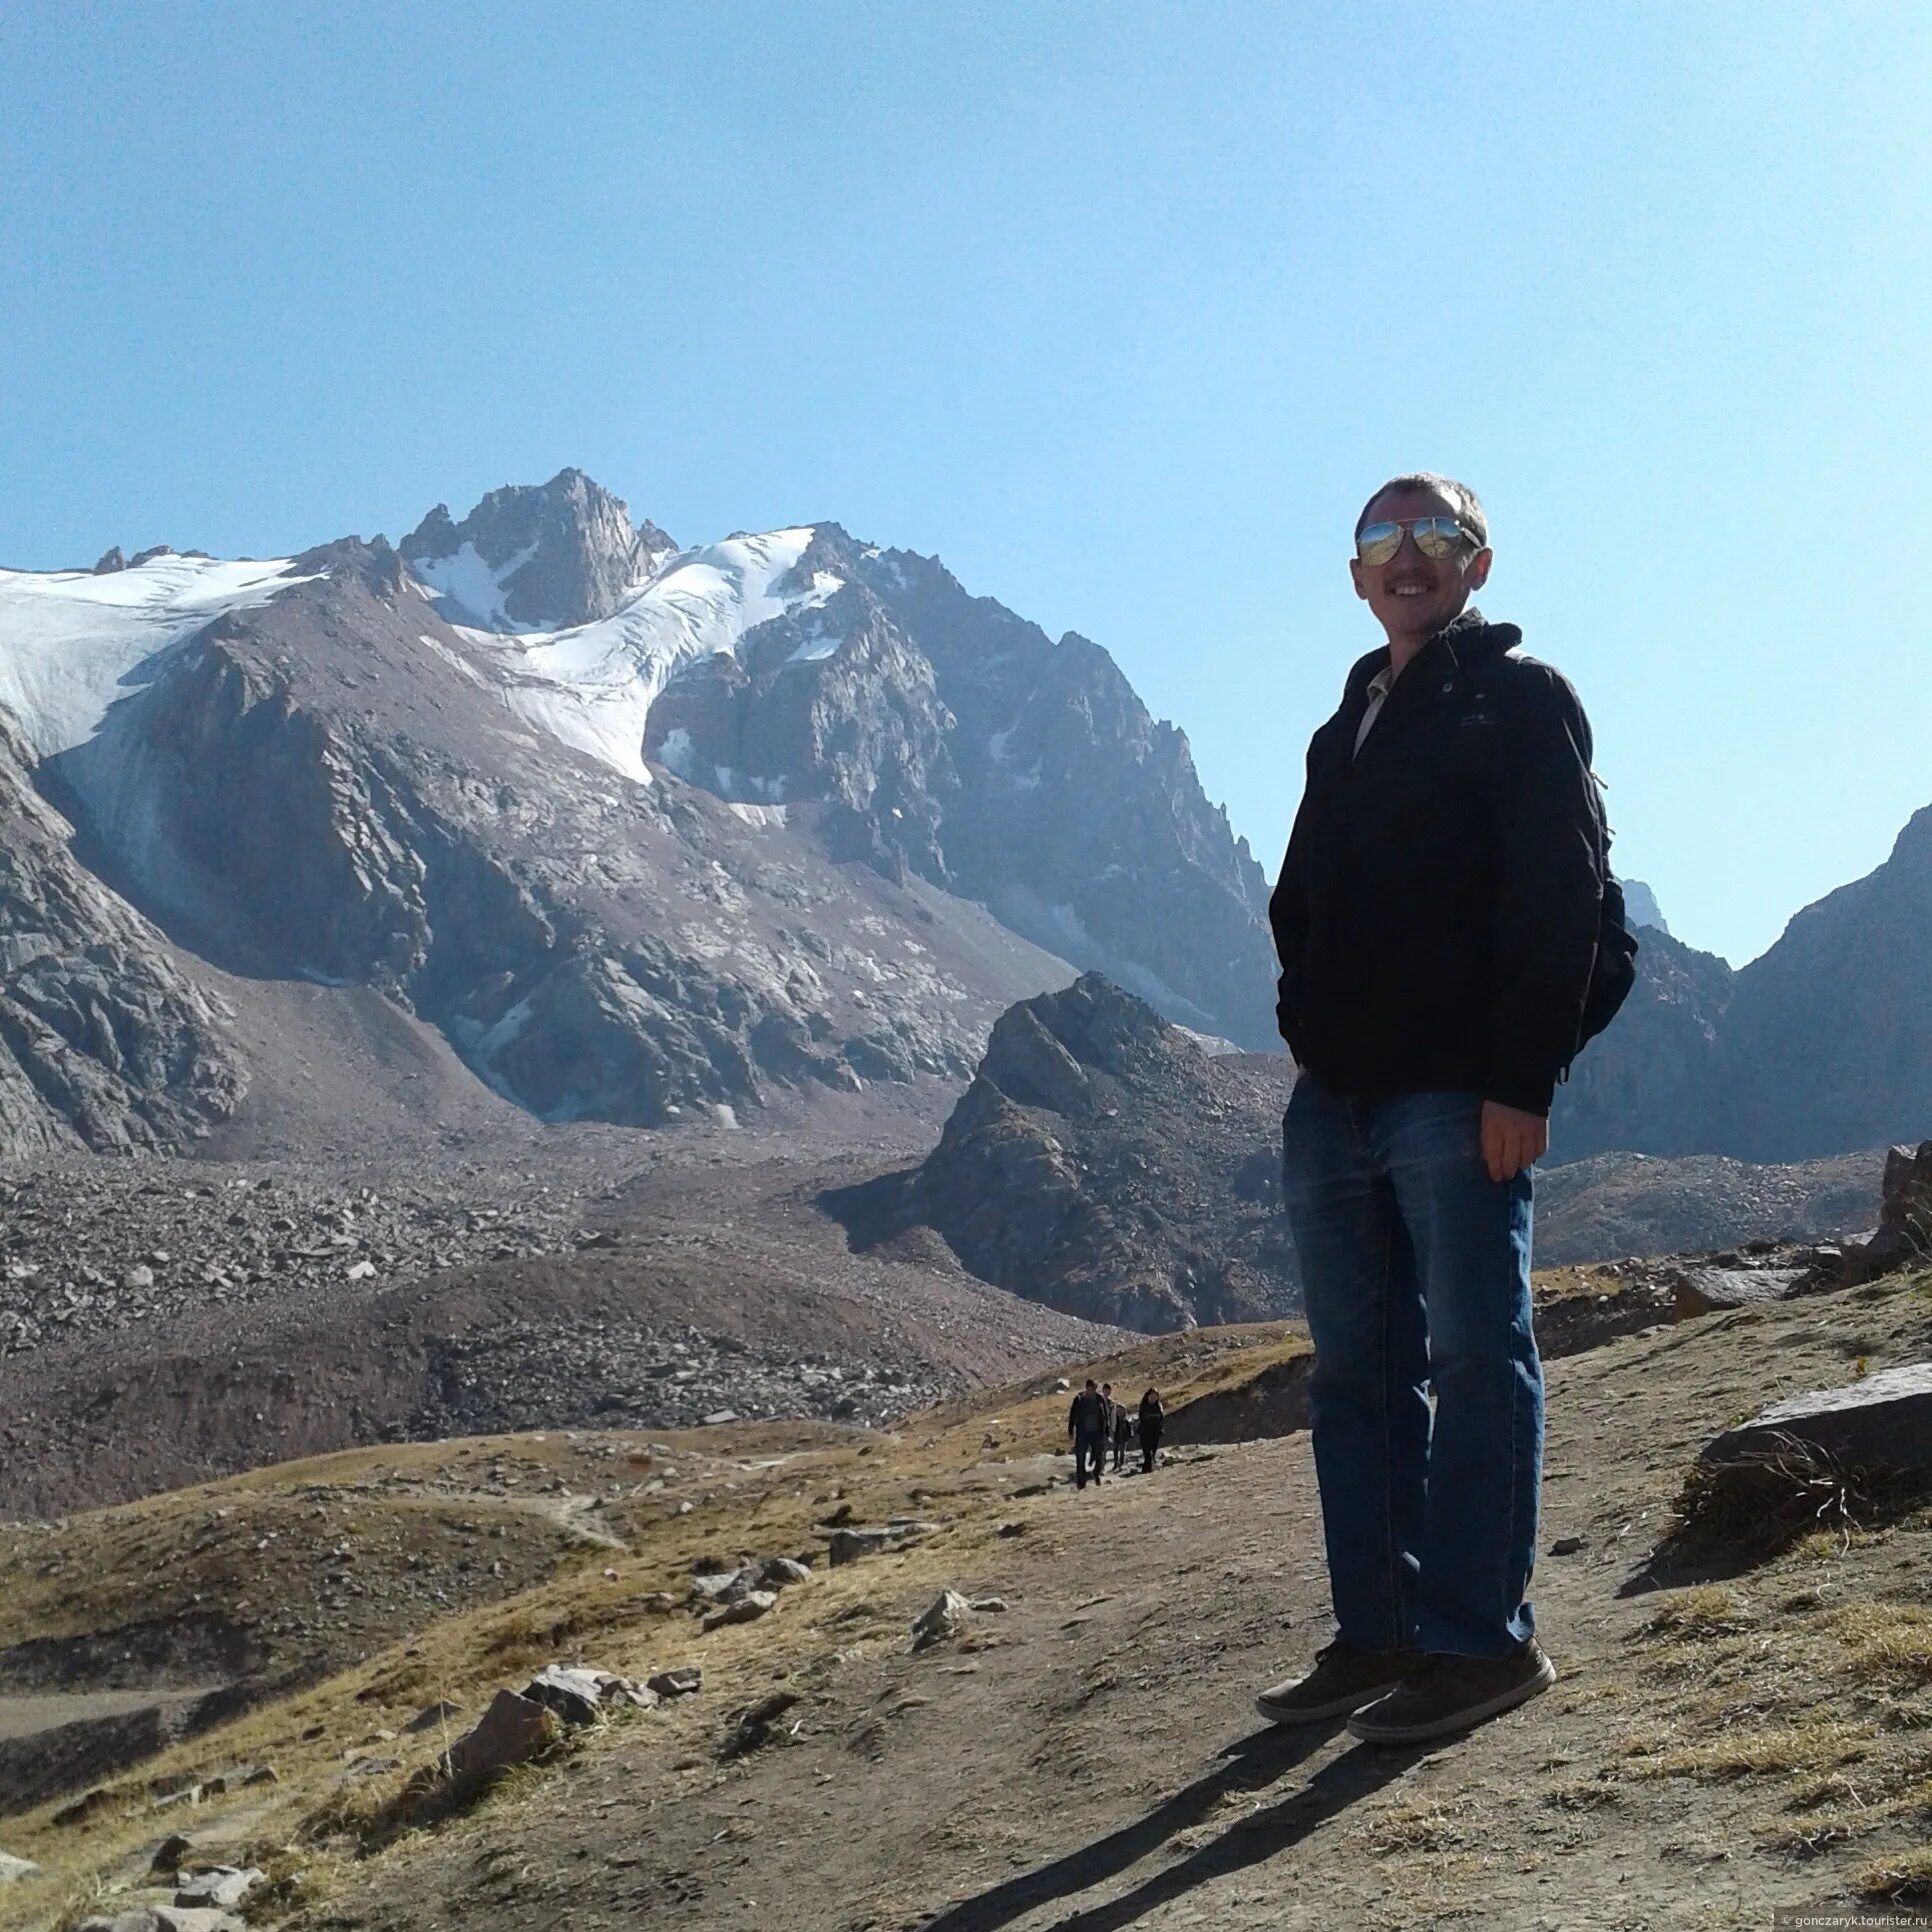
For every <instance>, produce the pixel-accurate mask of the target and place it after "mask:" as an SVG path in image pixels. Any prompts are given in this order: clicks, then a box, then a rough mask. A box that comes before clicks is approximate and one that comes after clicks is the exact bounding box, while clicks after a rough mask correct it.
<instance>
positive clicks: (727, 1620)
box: [698, 1590, 778, 1633]
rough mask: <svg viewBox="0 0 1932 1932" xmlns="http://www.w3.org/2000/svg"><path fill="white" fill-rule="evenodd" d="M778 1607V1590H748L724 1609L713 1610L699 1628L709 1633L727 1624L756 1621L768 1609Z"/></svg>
mask: <svg viewBox="0 0 1932 1932" xmlns="http://www.w3.org/2000/svg"><path fill="white" fill-rule="evenodd" d="M777 1607H778V1592H777V1591H776V1590H747V1591H746V1592H745V1594H744V1595H743V1596H742V1597H740V1598H739V1599H738V1601H737V1602H736V1603H727V1604H726V1605H725V1606H724V1607H723V1608H722V1609H719V1610H714V1611H712V1613H711V1614H710V1615H709V1616H708V1617H706V1618H705V1619H704V1621H703V1622H702V1623H701V1624H699V1626H698V1628H699V1629H700V1630H703V1631H705V1632H707V1633H709V1632H711V1631H713V1630H722V1629H724V1627H725V1626H726V1625H727V1624H733V1623H755V1622H757V1620H758V1619H759V1618H760V1617H762V1616H764V1615H765V1613H766V1612H767V1611H769V1610H775V1609H776V1608H777Z"/></svg>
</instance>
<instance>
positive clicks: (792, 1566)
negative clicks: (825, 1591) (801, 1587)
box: [758, 1556, 812, 1590]
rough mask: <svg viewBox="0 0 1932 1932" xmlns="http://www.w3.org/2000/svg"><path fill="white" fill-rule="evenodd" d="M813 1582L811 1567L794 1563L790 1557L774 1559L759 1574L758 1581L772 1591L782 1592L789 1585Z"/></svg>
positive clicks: (775, 1557) (776, 1557)
mask: <svg viewBox="0 0 1932 1932" xmlns="http://www.w3.org/2000/svg"><path fill="white" fill-rule="evenodd" d="M811 1580H812V1571H811V1566H810V1565H809V1564H805V1563H798V1562H794V1561H793V1559H792V1558H791V1557H789V1556H774V1557H772V1558H771V1559H770V1560H769V1561H768V1562H767V1563H766V1564H765V1566H764V1568H763V1569H761V1570H760V1571H759V1572H758V1581H759V1582H760V1583H761V1584H762V1585H764V1586H765V1587H766V1588H767V1589H771V1590H782V1589H783V1588H784V1587H785V1585H786V1584H788V1583H809V1582H810V1581H811Z"/></svg>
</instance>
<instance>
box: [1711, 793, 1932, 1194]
mask: <svg viewBox="0 0 1932 1932" xmlns="http://www.w3.org/2000/svg"><path fill="white" fill-rule="evenodd" d="M1928 958H1932V807H1927V808H1926V809H1925V810H1923V811H1921V812H1918V813H1916V814H1915V815H1914V816H1913V818H1912V819H1911V821H1910V822H1909V823H1908V824H1907V825H1906V827H1905V829H1904V830H1903V831H1902V832H1900V833H1899V835H1898V840H1897V843H1896V844H1895V845H1894V846H1893V848H1892V855H1891V857H1890V858H1889V859H1887V860H1886V862H1885V863H1884V864H1883V865H1881V866H1880V867H1879V868H1878V869H1877V870H1876V871H1875V872H1872V873H1870V874H1868V875H1867V876H1866V877H1865V878H1863V879H1859V880H1857V881H1855V882H1854V883H1853V884H1851V885H1848V886H1841V887H1840V888H1839V889H1838V890H1837V891H1836V892H1833V893H1830V894H1828V895H1827V896H1826V897H1825V898H1823V899H1820V900H1819V901H1818V902H1817V904H1815V905H1811V906H1807V907H1806V908H1805V909H1804V911H1802V912H1801V913H1799V914H1798V915H1797V917H1796V918H1794V919H1793V920H1792V921H1791V923H1790V924H1789V925H1788V926H1787V927H1786V928H1785V930H1784V934H1783V936H1782V937H1781V938H1780V939H1779V941H1778V943H1777V944H1776V945H1775V946H1773V947H1772V948H1771V950H1770V951H1769V952H1767V953H1766V954H1764V955H1763V957H1762V958H1760V959H1755V960H1753V961H1752V962H1751V964H1750V965H1748V966H1746V967H1745V968H1744V969H1743V970H1742V971H1741V972H1740V973H1739V974H1738V976H1737V990H1736V992H1735V994H1734V995H1733V997H1732V1000H1731V1003H1730V1007H1729V1010H1728V1011H1727V1013H1726V1015H1725V1020H1724V1029H1723V1071H1722V1096H1721V1102H1720V1104H1721V1107H1722V1115H1723V1133H1724V1145H1725V1148H1726V1151H1729V1152H1734V1153H1737V1154H1740V1155H1742V1156H1744V1157H1745V1158H1747V1159H1752V1160H1801V1159H1806V1158H1810V1157H1812V1156H1815V1155H1820V1154H1829V1153H1836V1152H1838V1151H1840V1150H1841V1149H1844V1148H1848V1147H1871V1146H1876V1145H1879V1144H1881V1143H1884V1142H1887V1141H1917V1140H1921V1139H1923V1138H1924V1137H1925V1136H1926V1135H1927V1134H1928V1133H1929V1132H1932V973H1928V971H1927V970H1926V962H1927V960H1928Z"/></svg>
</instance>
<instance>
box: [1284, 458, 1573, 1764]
mask: <svg viewBox="0 0 1932 1932" xmlns="http://www.w3.org/2000/svg"><path fill="white" fill-rule="evenodd" d="M1355 535H1356V556H1355V558H1354V560H1353V561H1352V562H1351V563H1350V565H1349V569H1350V571H1351V573H1352V575H1353V577H1354V580H1355V590H1356V594H1357V595H1358V596H1359V597H1360V598H1361V599H1362V601H1363V602H1364V603H1366V604H1367V605H1368V607H1369V610H1370V611H1371V613H1372V614H1373V615H1374V617H1375V618H1376V620H1377V622H1378V623H1379V624H1380V625H1381V626H1382V629H1383V631H1384V633H1385V634H1386V637H1387V640H1388V641H1387V644H1386V645H1385V646H1384V647H1383V648H1382V649H1380V650H1377V651H1373V652H1371V653H1370V654H1369V655H1368V656H1367V657H1364V658H1363V659H1361V661H1360V662H1359V663H1357V664H1356V665H1355V667H1354V669H1353V670H1352V671H1351V672H1350V673H1349V676H1348V682H1347V685H1346V687H1345V689H1344V692H1343V695H1342V702H1341V708H1340V709H1339V710H1338V711H1337V712H1336V713H1335V715H1334V716H1333V717H1332V718H1330V719H1329V721H1328V722H1327V723H1326V724H1325V725H1323V726H1322V728H1321V729H1320V730H1319V731H1318V732H1317V733H1316V734H1315V737H1314V740H1313V742H1312V743H1311V744H1310V746H1309V748H1308V766H1307V782H1306V786H1305V788H1304V791H1303V794H1302V800H1301V806H1300V809H1299V811H1298V812H1297V814H1296V818H1295V825H1294V831H1293V834H1292V835H1291V837H1290V839H1289V843H1288V852H1287V857H1286V859H1285V860H1284V862H1283V865H1282V870H1281V877H1280V880H1279V882H1278V884H1277V885H1276V887H1275V891H1274V896H1273V898H1272V900H1271V902H1270V907H1269V912H1270V919H1271V923H1272V925H1273V928H1274V935H1275V944H1276V949H1277V951H1278V953H1279V955H1280V959H1281V985H1280V1003H1279V1007H1278V1017H1279V1021H1280V1026H1281V1032H1282V1035H1283V1037H1284V1039H1286V1041H1287V1043H1288V1046H1289V1049H1290V1051H1291V1052H1292V1053H1293V1055H1294V1057H1295V1060H1296V1063H1297V1065H1298V1067H1299V1068H1300V1072H1299V1075H1298V1077H1297V1080H1296V1083H1295V1088H1294V1092H1293V1095H1292V1097H1291V1099H1290V1101H1289V1105H1288V1111H1287V1115H1286V1118H1285V1120H1284V1123H1283V1179H1284V1188H1285V1197H1286V1206H1287V1211H1288V1218H1289V1223H1290V1228H1291V1231H1292V1233H1293V1236H1294V1240H1295V1246H1296V1250H1297V1253H1298V1255H1299V1257H1300V1261H1301V1272H1302V1278H1303V1282H1304V1293H1305V1297H1306V1302H1307V1309H1308V1326H1309V1331H1310V1334H1311V1335H1312V1337H1313V1340H1314V1343H1315V1366H1314V1370H1313V1376H1312V1380H1311V1383H1310V1398H1311V1410H1312V1417H1313V1435H1314V1453H1315V1467H1316V1475H1317V1480H1318V1482H1319V1485H1320V1489H1321V1499H1322V1522H1323V1533H1324V1538H1325V1541H1326V1545H1327V1555H1328V1569H1329V1584H1330V1590H1331V1594H1332V1598H1333V1604H1334V1610H1335V1618H1336V1624H1337V1627H1338V1628H1337V1634H1336V1637H1335V1640H1334V1641H1333V1642H1332V1643H1330V1644H1328V1645H1327V1646H1326V1647H1325V1648H1323V1649H1322V1650H1321V1651H1320V1652H1319V1653H1318V1654H1317V1657H1316V1660H1315V1665H1314V1668H1313V1669H1312V1670H1311V1671H1310V1672H1309V1673H1308V1674H1307V1675H1306V1676H1304V1677H1303V1678H1301V1679H1300V1680H1299V1681H1295V1682H1291V1683H1287V1684H1282V1685H1278V1686H1276V1687H1275V1688H1274V1689H1272V1690H1269V1691H1266V1692H1264V1693H1263V1695H1262V1696H1261V1698H1260V1699H1259V1700H1258V1708H1259V1709H1260V1710H1261V1712H1262V1714H1263V1715H1264V1716H1266V1717H1268V1718H1270V1719H1272V1720H1274V1721H1275V1722H1277V1723H1305V1722H1312V1721H1315V1720H1319V1719H1322V1718H1332V1717H1335V1716H1339V1715H1341V1714H1342V1713H1344V1712H1349V1713H1352V1715H1351V1716H1350V1717H1349V1720H1348V1728H1349V1730H1350V1731H1351V1732H1353V1733H1354V1734H1355V1735H1356V1736H1357V1737H1360V1738H1363V1739H1367V1740H1370V1741H1374V1742H1378V1743H1406V1742H1412V1741H1415V1740H1419V1739H1423V1738H1432V1737H1439V1736H1444V1735H1446V1734H1448V1733H1451V1732H1455V1731H1460V1730H1463V1729H1465V1728H1467V1727H1468V1726H1469V1725H1471V1724H1474V1723H1477V1722H1480V1721H1481V1720H1482V1719H1484V1718H1486V1717H1489V1716H1493V1715H1494V1714H1496V1713H1498V1712H1500V1711H1504V1710H1508V1709H1510V1708H1511V1707H1512V1706H1514V1705H1517V1704H1520V1703H1522V1702H1523V1701H1524V1700H1525V1699H1527V1698H1530V1697H1533V1696H1535V1695H1536V1694H1537V1693H1538V1692H1539V1691H1542V1690H1544V1689H1545V1688H1547V1687H1548V1686H1549V1685H1550V1684H1551V1683H1552V1682H1553V1681H1554V1680H1555V1676H1556V1671H1555V1667H1554V1665H1552V1663H1551V1662H1550V1660H1549V1658H1548V1657H1547V1656H1546V1655H1545V1654H1544V1652H1543V1649H1542V1646H1541V1645H1540V1644H1539V1643H1538V1641H1537V1638H1536V1631H1535V1619H1534V1614H1533V1609H1532V1606H1531V1604H1530V1602H1529V1600H1528V1597H1527V1594H1526V1592H1527V1589H1528V1584H1529V1577H1530V1571H1531V1568H1532V1565H1533V1561H1534V1555H1535V1549H1536V1532H1537V1519H1538V1508H1539V1501H1540V1494H1541V1483H1542V1453H1543V1377H1542V1364H1541V1362H1540V1360H1539V1358H1538V1356H1537V1351H1536V1340H1535V1335H1534V1333H1533V1330H1532V1327H1531V1318H1530V1277H1529V1269H1530V1224H1531V1205H1530V1204H1531V1167H1532V1164H1533V1163H1534V1162H1535V1161H1536V1160H1537V1159H1538V1157H1539V1156H1540V1155H1542V1154H1543V1153H1544V1152H1545V1150H1546V1149H1547V1147H1548V1144H1549V1121H1548V1115H1549V1111H1550V1100H1551V1095H1552V1093H1553V1092H1554V1089H1555V1087H1556V1084H1557V1082H1558V1080H1559V1079H1561V1078H1562V1077H1563V1076H1564V1075H1565V1074H1566V1073H1567V1071H1568V1067H1569V1063H1570V1061H1571V1059H1572V1058H1573V1057H1574V1055H1575V1053H1576V1052H1577V1049H1578V1041H1579V1035H1580V1031H1581V1029H1582V1026H1583V1023H1584V1022H1583V1015H1584V1008H1585V994H1586V991H1587V990H1588V988H1589V986H1590V982H1591V973H1592V967H1593V964H1594V963H1595V960H1596V953H1597V944H1598V937H1599V922H1600V919H1601V916H1602V907H1603V896H1604V888H1605V881H1606V878H1607V876H1608V834H1607V831H1606V828H1605V826H1604V822H1603V816H1602V807H1601V804H1600V801H1599V798H1598V792H1597V785H1596V781H1595V779H1594V778H1593V777H1592V776H1591V772H1590V756H1591V743H1590V729H1589V726H1588V724H1587V722H1586V721H1585V719H1584V715H1583V710H1582V707H1581V706H1580V705H1579V704H1578V702H1577V698H1576V694H1575V692H1574V691H1572V690H1571V688H1570V686H1569V684H1568V683H1567V682H1566V681H1565V680H1564V679H1563V678H1562V677H1561V676H1560V675H1559V674H1558V673H1557V672H1556V671H1554V670H1552V669H1551V668H1550V667H1549V666H1548V665H1546V664H1540V663H1538V662H1537V661H1536V660H1535V659H1533V658H1526V657H1519V656H1517V655H1515V654H1514V653H1515V648H1516V646H1517V644H1518V643H1520V641H1521V636H1522V634H1521V632H1520V631H1519V630H1517V628H1516V627H1515V626H1514V625H1511V624H1490V623H1486V622H1485V621H1484V619H1483V617H1482V614H1481V613H1480V612H1479V611H1477V610H1475V609H1474V608H1472V607H1470V604H1469V599H1470V597H1471V596H1472V595H1473V594H1474V593H1475V592H1476V591H1477V590H1479V589H1480V588H1481V587H1482V585H1483V583H1484V582H1485V580H1486V579H1487V578H1488V575H1489V570H1490V564H1491V561H1492V556H1491V552H1490V548H1489V529H1488V523H1487V520H1486V518H1485V517H1484V515H1483V509H1482V505H1481V504H1480V503H1479V502H1478V501H1477V500H1476V497H1475V494H1474V493H1473V492H1472V491H1471V490H1469V489H1468V488H1467V487H1465V486H1464V485H1463V484H1460V483H1456V482H1452V481H1451V480H1449V479H1448V478H1446V477H1440V476H1434V475H1427V474H1418V475H1411V476H1402V477H1397V478H1396V479H1394V480H1393V481H1392V482H1390V483H1386V484H1384V485H1383V487H1382V488H1381V489H1379V490H1377V491H1376V493H1375V495H1374V496H1373V497H1371V498H1370V499H1369V502H1368V503H1367V505H1366V506H1365V507H1364V509H1363V511H1362V514H1361V517H1360V518H1359V519H1358V521H1357V524H1356V531H1355ZM1425 1384H1432V1385H1433V1394H1434V1398H1435V1400H1434V1409H1433V1421H1432V1415H1431V1406H1430V1401H1429V1397H1428V1394H1426V1393H1425Z"/></svg>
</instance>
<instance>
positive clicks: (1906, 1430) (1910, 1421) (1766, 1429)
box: [1699, 1362, 1932, 1469]
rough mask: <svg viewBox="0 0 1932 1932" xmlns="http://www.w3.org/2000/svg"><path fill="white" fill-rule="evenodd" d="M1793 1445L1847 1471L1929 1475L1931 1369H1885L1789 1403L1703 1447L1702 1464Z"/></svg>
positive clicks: (1924, 1365)
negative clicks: (1881, 1470) (1887, 1470)
mask: <svg viewBox="0 0 1932 1932" xmlns="http://www.w3.org/2000/svg"><path fill="white" fill-rule="evenodd" d="M1790 1440H1796V1441H1798V1442H1800V1443H1803V1444H1806V1445H1808V1446H1809V1447H1811V1448H1813V1449H1818V1450H1822V1451H1823V1452H1824V1453H1825V1454H1826V1455H1828V1456H1830V1457H1831V1458H1832V1459H1833V1460H1834V1461H1836V1462H1838V1463H1839V1464H1841V1465H1846V1466H1853V1467H1856V1466H1866V1467H1882V1468H1893V1469H1932V1362H1912V1363H1909V1364H1907V1365H1905V1366H1904V1367H1901V1368H1890V1369H1880V1370H1878V1371H1877V1373H1875V1374H1872V1375H1866V1376H1861V1377H1860V1378H1859V1379H1858V1380H1857V1381H1856V1382H1850V1383H1847V1384H1846V1385H1845V1386H1844V1387H1843V1388H1837V1389H1819V1390H1815V1391H1813V1392H1811V1393H1809V1394H1805V1395H1793V1396H1787V1397H1785V1398H1784V1400H1782V1401H1779V1402H1773V1403H1772V1404H1771V1405H1770V1406H1769V1407H1768V1408H1765V1409H1760V1410H1759V1411H1758V1413H1757V1414H1756V1415H1754V1416H1753V1417H1752V1418H1751V1419H1750V1421H1748V1422H1745V1423H1741V1424H1740V1425H1739V1426H1738V1427H1737V1428H1735V1429H1726V1430H1725V1431H1724V1433H1723V1434H1722V1435H1719V1436H1714V1437H1713V1438H1712V1439H1711V1440H1710V1441H1709V1442H1707V1443H1706V1444H1705V1445H1704V1449H1703V1453H1702V1455H1701V1457H1700V1458H1699V1459H1700V1461H1702V1462H1704V1463H1707V1464H1718V1463H1730V1462H1737V1461H1741V1460H1744V1459H1746V1458H1751V1457H1756V1456H1760V1455H1768V1454H1772V1453H1775V1452H1776V1451H1777V1450H1778V1449H1779V1448H1781V1447H1783V1446H1785V1444H1786V1443H1787V1442H1788V1441H1790Z"/></svg>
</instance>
